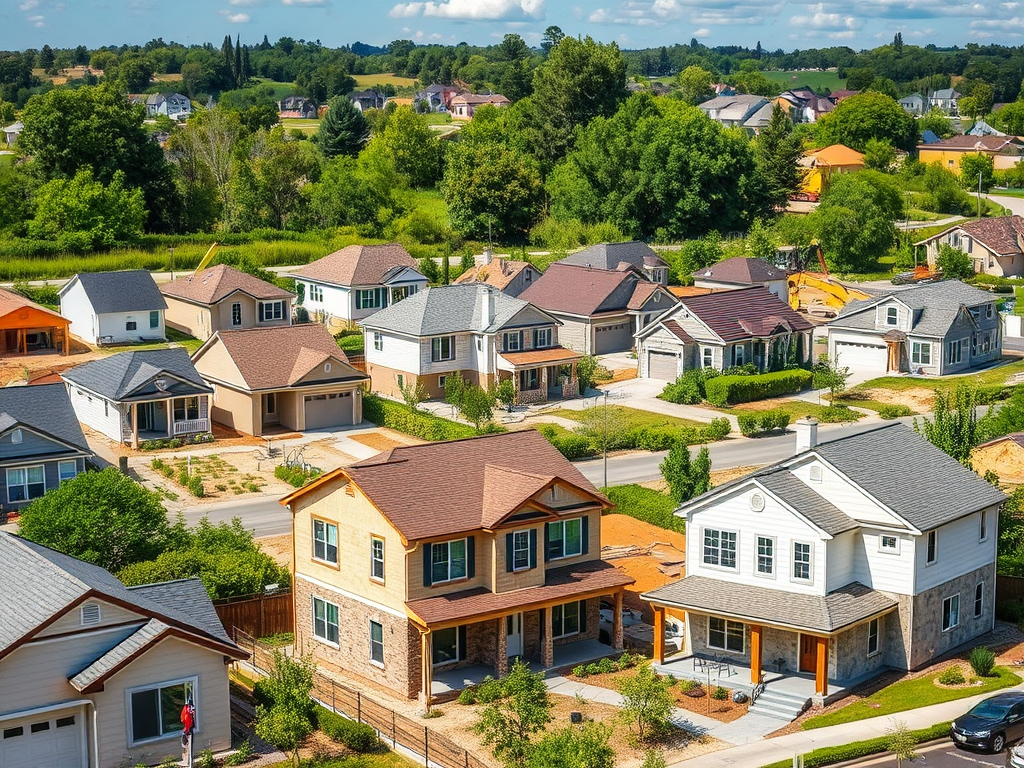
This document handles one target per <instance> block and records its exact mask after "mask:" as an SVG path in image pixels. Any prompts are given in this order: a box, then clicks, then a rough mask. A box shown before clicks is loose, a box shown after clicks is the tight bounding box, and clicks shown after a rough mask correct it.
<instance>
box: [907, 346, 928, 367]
mask: <svg viewBox="0 0 1024 768" xmlns="http://www.w3.org/2000/svg"><path fill="white" fill-rule="evenodd" d="M926 358H927V359H926ZM910 362H911V363H913V364H914V365H931V364H932V344H931V342H930V341H912V342H910Z"/></svg>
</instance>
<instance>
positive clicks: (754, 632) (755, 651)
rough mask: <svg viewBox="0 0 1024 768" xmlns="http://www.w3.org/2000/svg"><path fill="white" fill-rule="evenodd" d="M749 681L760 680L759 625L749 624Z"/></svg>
mask: <svg viewBox="0 0 1024 768" xmlns="http://www.w3.org/2000/svg"><path fill="white" fill-rule="evenodd" d="M750 682H751V683H753V684H754V685H757V684H758V683H760V682H761V625H760V624H751V625H750Z"/></svg>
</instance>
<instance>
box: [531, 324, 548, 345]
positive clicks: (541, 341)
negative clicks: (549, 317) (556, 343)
mask: <svg viewBox="0 0 1024 768" xmlns="http://www.w3.org/2000/svg"><path fill="white" fill-rule="evenodd" d="M551 336H552V334H551V329H550V328H534V329H533V348H534V349H547V348H548V347H550V346H551Z"/></svg>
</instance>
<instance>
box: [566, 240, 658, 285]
mask: <svg viewBox="0 0 1024 768" xmlns="http://www.w3.org/2000/svg"><path fill="white" fill-rule="evenodd" d="M555 263H556V264H571V265H573V266H575V267H590V268H591V269H608V270H613V271H614V270H620V271H621V270H624V269H627V268H628V267H633V268H634V269H636V270H637V271H638V272H639V273H640V274H641V275H643V276H644V277H645V278H646V279H647V280H649V281H650V282H652V283H657V284H658V285H668V278H669V271H670V267H669V265H668V262H667V261H665V260H664V259H663V258H661V256H659V255H658V253H657V251H655V250H654V249H653V248H651V246H649V245H648V244H647V243H644V242H641V241H639V240H633V241H631V242H628V243H598V244H597V245H592V246H590V247H589V248H584V249H583V250H582V251H577V252H576V253H571V254H569V255H568V256H566V257H565V258H564V259H561V260H559V261H557V262H555Z"/></svg>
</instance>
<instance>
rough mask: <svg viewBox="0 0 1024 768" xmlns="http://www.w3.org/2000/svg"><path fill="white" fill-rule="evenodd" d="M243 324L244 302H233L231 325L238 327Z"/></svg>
mask: <svg viewBox="0 0 1024 768" xmlns="http://www.w3.org/2000/svg"><path fill="white" fill-rule="evenodd" d="M241 324H242V302H240V301H234V302H232V303H231V327H232V328H238V327H239V326H240V325H241Z"/></svg>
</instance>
